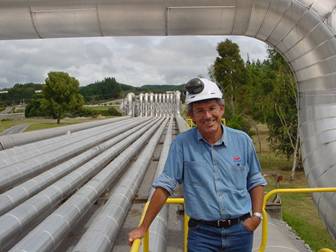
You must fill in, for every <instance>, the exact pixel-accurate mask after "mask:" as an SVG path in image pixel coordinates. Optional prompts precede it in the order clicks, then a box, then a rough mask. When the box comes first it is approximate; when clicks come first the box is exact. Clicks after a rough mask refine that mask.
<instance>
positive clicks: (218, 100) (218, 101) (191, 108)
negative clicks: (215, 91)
mask: <svg viewBox="0 0 336 252" xmlns="http://www.w3.org/2000/svg"><path fill="white" fill-rule="evenodd" d="M210 100H215V101H216V102H217V103H218V104H219V105H223V106H224V99H209V101H210ZM204 101H206V100H202V101H198V102H204ZM198 102H192V103H189V104H188V115H190V114H192V112H193V106H192V105H193V104H194V103H198Z"/></svg>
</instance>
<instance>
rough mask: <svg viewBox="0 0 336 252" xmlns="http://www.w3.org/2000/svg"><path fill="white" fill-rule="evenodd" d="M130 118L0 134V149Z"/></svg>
mask: <svg viewBox="0 0 336 252" xmlns="http://www.w3.org/2000/svg"><path fill="white" fill-rule="evenodd" d="M128 118H130V117H129V116H123V117H117V118H112V119H107V120H101V121H95V122H87V123H81V124H76V125H70V126H65V127H60V128H54V129H45V130H39V131H38V132H26V133H18V134H12V135H6V136H0V150H5V149H8V148H11V147H13V146H18V145H23V144H27V143H31V142H36V141H39V140H42V139H46V138H50V137H55V136H59V135H62V134H65V133H67V132H68V131H70V132H75V131H79V130H83V129H88V128H91V127H96V126H99V125H103V124H109V123H112V122H117V121H121V120H125V119H128Z"/></svg>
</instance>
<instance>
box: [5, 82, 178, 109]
mask: <svg viewBox="0 0 336 252" xmlns="http://www.w3.org/2000/svg"><path fill="white" fill-rule="evenodd" d="M183 87H184V85H183V84H182V85H143V86H141V87H134V86H132V85H127V84H123V83H118V82H117V81H116V79H115V78H110V77H109V78H105V79H104V80H102V81H97V82H95V83H92V84H89V85H87V86H83V87H80V93H81V94H82V95H83V96H84V98H85V100H86V102H91V103H92V102H97V101H103V100H107V99H120V98H124V97H125V96H126V94H127V93H129V92H133V93H135V94H139V93H141V92H143V93H145V92H153V93H165V92H166V91H176V90H179V91H182V90H183ZM42 88H43V84H37V83H25V84H15V85H14V86H13V87H12V88H5V89H2V90H7V91H8V93H7V94H0V103H2V104H8V105H9V104H19V103H21V102H29V101H30V100H31V99H32V97H33V95H34V94H35V91H37V90H41V89H42Z"/></svg>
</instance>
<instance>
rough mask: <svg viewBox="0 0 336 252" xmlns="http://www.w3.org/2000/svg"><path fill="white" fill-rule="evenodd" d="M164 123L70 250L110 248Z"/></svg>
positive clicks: (92, 250)
mask: <svg viewBox="0 0 336 252" xmlns="http://www.w3.org/2000/svg"><path fill="white" fill-rule="evenodd" d="M166 123H167V120H165V121H164V123H163V124H162V125H161V126H160V128H159V129H158V130H157V131H156V133H155V134H154V136H153V137H152V138H151V140H150V141H149V142H148V144H147V146H146V148H145V149H144V150H143V151H142V152H141V153H140V156H139V157H138V158H137V160H136V162H135V163H134V164H133V165H132V166H131V167H130V168H129V169H128V170H127V172H126V173H125V174H124V176H123V177H122V179H121V180H120V181H119V182H118V183H117V184H116V185H115V187H114V188H115V189H113V193H112V194H111V196H110V198H109V200H108V201H107V203H106V204H105V206H104V208H103V210H102V211H101V212H100V213H99V215H97V216H96V217H95V218H94V220H93V222H92V223H91V224H90V226H89V228H88V230H87V231H86V232H85V234H84V235H83V236H82V237H81V239H80V241H79V242H78V243H77V245H76V247H75V248H74V250H73V251H77V252H79V251H81V252H84V251H90V252H94V251H97V252H98V251H99V252H103V251H106V252H108V251H111V248H112V247H113V245H114V242H115V239H116V238H117V235H118V232H119V230H120V228H121V226H122V224H123V221H124V219H125V218H126V216H127V213H128V210H129V209H130V207H131V204H132V200H133V198H134V197H135V194H136V191H137V189H138V187H139V185H140V183H141V181H142V180H143V178H144V175H145V172H146V170H147V167H148V165H149V163H150V161H151V157H152V156H153V153H154V150H155V148H156V146H157V144H158V142H159V139H160V136H161V135H162V132H163V130H164V128H165V126H166Z"/></svg>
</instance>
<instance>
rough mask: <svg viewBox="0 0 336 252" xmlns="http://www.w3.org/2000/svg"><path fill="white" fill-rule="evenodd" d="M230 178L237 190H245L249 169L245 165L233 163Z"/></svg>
mask: <svg viewBox="0 0 336 252" xmlns="http://www.w3.org/2000/svg"><path fill="white" fill-rule="evenodd" d="M228 177H229V180H230V182H231V186H232V187H233V188H235V189H236V190H243V189H246V188H247V169H246V166H244V165H240V166H237V165H231V167H230V172H229V176H228ZM224 180H225V178H224Z"/></svg>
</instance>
